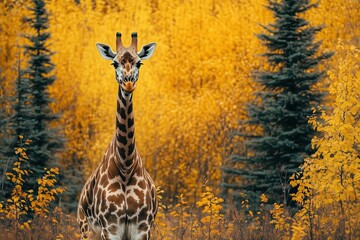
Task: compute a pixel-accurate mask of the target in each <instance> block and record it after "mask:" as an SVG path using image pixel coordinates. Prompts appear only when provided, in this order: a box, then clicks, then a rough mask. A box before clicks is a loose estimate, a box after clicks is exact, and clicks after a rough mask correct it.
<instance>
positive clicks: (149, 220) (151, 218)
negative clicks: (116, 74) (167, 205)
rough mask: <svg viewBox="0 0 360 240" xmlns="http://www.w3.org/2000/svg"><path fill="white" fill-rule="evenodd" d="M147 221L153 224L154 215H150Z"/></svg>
mask: <svg viewBox="0 0 360 240" xmlns="http://www.w3.org/2000/svg"><path fill="white" fill-rule="evenodd" d="M147 221H148V222H152V221H153V215H152V214H149V216H148V219H147Z"/></svg>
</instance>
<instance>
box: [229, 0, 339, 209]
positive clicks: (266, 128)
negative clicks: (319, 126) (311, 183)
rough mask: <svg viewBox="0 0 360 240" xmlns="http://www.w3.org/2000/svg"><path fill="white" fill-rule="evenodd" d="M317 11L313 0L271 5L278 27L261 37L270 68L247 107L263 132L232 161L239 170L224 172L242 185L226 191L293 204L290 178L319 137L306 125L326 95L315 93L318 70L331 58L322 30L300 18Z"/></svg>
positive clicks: (272, 0) (267, 28)
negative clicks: (324, 50)
mask: <svg viewBox="0 0 360 240" xmlns="http://www.w3.org/2000/svg"><path fill="white" fill-rule="evenodd" d="M316 6H317V4H312V3H310V1H309V0H270V1H269V2H268V6H267V8H268V9H269V10H271V11H272V12H273V13H274V18H275V23H273V24H270V25H268V26H263V28H264V29H265V31H266V32H267V33H264V34H259V35H258V38H259V39H260V40H261V41H262V43H263V45H264V46H266V48H267V49H268V50H267V52H266V53H264V54H263V56H264V57H265V58H266V59H267V62H268V67H264V69H266V70H262V71H259V72H257V73H255V74H254V80H255V81H257V82H259V83H260V85H261V90H260V91H258V92H256V100H255V101H254V102H252V103H250V104H249V105H248V107H247V112H248V116H249V119H250V120H249V121H247V123H248V124H250V125H253V126H260V127H261V133H260V134H259V135H258V136H251V137H250V136H248V137H247V138H246V148H247V153H246V154H242V155H233V156H232V160H233V162H234V163H237V164H240V165H241V166H242V167H241V169H238V168H231V167H226V168H224V171H225V172H226V173H229V174H233V175H235V176H240V177H241V179H242V182H241V183H239V184H224V187H226V188H232V189H238V190H239V189H240V190H241V191H243V192H245V193H247V196H248V197H249V198H251V199H255V198H257V199H259V196H260V194H261V193H265V194H267V195H268V196H269V197H270V199H271V200H272V202H274V201H276V202H281V203H284V204H285V205H286V204H289V201H290V197H289V196H290V193H291V192H292V191H295V189H292V188H291V186H290V185H289V177H290V176H291V175H292V174H293V173H294V172H296V171H299V170H300V169H299V166H300V165H301V164H302V163H303V160H304V158H305V156H308V155H310V154H312V153H313V150H312V149H311V139H312V137H313V136H314V134H315V132H314V130H313V129H312V127H311V126H310V125H309V124H308V120H309V117H310V116H311V115H312V108H314V107H317V106H318V105H319V104H320V102H321V101H322V98H323V95H324V94H323V93H321V92H319V91H317V90H316V89H315V88H314V87H315V85H316V84H317V83H318V82H319V81H320V79H321V78H322V76H323V75H324V72H325V71H324V70H320V67H319V66H318V65H319V63H320V62H322V61H323V60H325V59H328V58H329V57H331V55H332V53H320V52H319V48H320V45H321V42H319V41H316V40H315V35H316V34H317V33H318V32H319V31H321V29H322V27H321V26H316V27H314V26H311V25H310V24H309V22H308V21H307V20H305V19H304V18H303V17H301V16H302V15H303V14H304V13H305V12H306V11H307V10H309V9H311V8H314V7H316Z"/></svg>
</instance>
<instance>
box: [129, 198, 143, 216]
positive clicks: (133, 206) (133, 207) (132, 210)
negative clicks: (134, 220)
mask: <svg viewBox="0 0 360 240" xmlns="http://www.w3.org/2000/svg"><path fill="white" fill-rule="evenodd" d="M126 202H127V211H126V213H127V215H128V216H133V215H134V214H136V212H137V211H138V209H139V208H140V207H141V206H142V204H143V203H142V202H141V201H140V202H139V203H138V202H137V201H136V199H135V198H133V197H132V196H129V197H127V199H126Z"/></svg>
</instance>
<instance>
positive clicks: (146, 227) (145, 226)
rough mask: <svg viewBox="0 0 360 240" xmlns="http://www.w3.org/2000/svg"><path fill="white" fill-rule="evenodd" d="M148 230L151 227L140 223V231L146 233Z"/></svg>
mask: <svg viewBox="0 0 360 240" xmlns="http://www.w3.org/2000/svg"><path fill="white" fill-rule="evenodd" d="M148 229H149V226H148V225H147V224H146V223H144V222H142V223H140V225H139V226H138V230H140V231H142V232H146V231H147V230H148Z"/></svg>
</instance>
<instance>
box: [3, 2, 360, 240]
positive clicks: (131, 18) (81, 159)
mask: <svg viewBox="0 0 360 240" xmlns="http://www.w3.org/2000/svg"><path fill="white" fill-rule="evenodd" d="M265 5H267V1H263V0H252V1H242V0H224V1H214V0H202V1H197V0H194V1H181V0H178V1H177V0H174V1H165V0H149V1H113V0H109V1H100V0H84V1H70V0H67V1H56V0H52V1H46V9H47V11H48V12H49V14H50V22H49V24H50V25H49V26H50V27H49V32H50V33H51V39H50V40H49V45H48V47H49V48H50V49H51V51H53V52H54V54H53V55H52V56H51V60H52V62H53V63H54V64H55V68H54V74H55V76H56V80H55V81H54V83H53V85H52V86H51V87H50V88H49V91H50V95H51V97H52V98H53V99H55V101H54V103H52V104H51V110H52V112H54V113H59V114H60V116H61V117H60V118H59V119H58V120H57V121H56V123H54V126H56V127H58V128H59V129H60V133H59V135H61V136H62V137H63V138H64V139H66V141H65V145H64V148H63V149H62V150H61V152H58V153H57V155H58V157H57V159H58V160H57V161H54V165H53V166H51V167H58V168H59V172H60V179H59V182H60V184H62V185H63V186H64V187H66V189H65V191H64V192H63V190H59V189H58V190H59V192H63V193H62V194H60V195H59V196H60V199H61V201H60V203H59V205H58V207H57V208H56V209H55V210H53V212H52V213H49V215H48V216H46V217H48V218H50V216H51V219H52V221H51V222H52V223H51V224H45V225H46V229H47V230H48V232H49V233H46V234H45V235H46V236H43V239H49V238H52V239H55V238H58V239H76V236H78V235H76V234H77V233H78V230H77V227H76V223H75V221H74V219H75V218H74V215H73V213H72V211H74V209H75V208H76V204H77V196H78V193H79V192H80V190H81V188H82V186H83V183H84V181H85V180H86V178H87V177H88V176H89V175H90V174H91V172H92V171H93V170H94V169H95V168H96V167H97V165H98V163H99V161H100V159H101V156H102V155H103V153H104V151H105V149H106V147H107V145H108V143H109V141H110V139H111V137H112V134H113V132H114V127H115V111H116V108H115V104H116V96H117V83H116V81H115V79H114V73H113V69H112V66H110V65H109V62H107V61H104V60H103V59H102V58H101V57H100V56H99V54H98V52H97V50H96V47H95V43H96V42H102V43H107V44H109V45H110V46H114V44H115V33H116V32H118V31H121V32H122V33H123V36H129V37H123V41H124V44H125V46H126V45H129V44H130V34H131V32H134V31H136V32H138V34H139V46H142V45H144V44H146V43H149V42H156V43H157V48H156V51H155V54H154V55H153V57H152V58H151V59H150V60H148V61H146V62H145V64H144V66H143V67H142V69H141V74H140V79H139V84H138V86H137V89H136V91H135V93H134V102H135V103H134V111H135V118H136V120H135V121H136V137H137V148H138V150H139V152H140V154H141V156H142V160H143V162H144V163H145V166H146V168H147V170H148V171H149V173H150V175H151V176H152V178H153V179H154V181H155V183H156V185H157V186H158V187H159V189H158V192H159V193H160V197H161V209H160V212H159V214H158V218H157V223H156V226H155V235H154V237H155V239H171V238H176V239H195V238H197V239H208V238H209V239H210V237H211V238H215V239H251V238H254V239H266V238H268V239H274V236H276V238H277V239H290V238H293V239H299V238H309V239H320V238H322V237H324V236H326V237H334V236H347V237H349V239H350V238H351V239H355V238H356V237H357V238H358V237H359V236H360V235H358V234H360V233H359V229H358V228H359V222H360V218H359V213H357V214H356V213H354V212H352V211H354V208H355V209H356V207H357V206H359V200H360V196H359V181H360V180H359V179H360V178H359V176H358V173H357V175H356V174H355V175H354V174H353V175H351V174H350V175H351V179H352V180H353V181H354V182H355V185H356V187H354V188H353V189H352V190H353V192H354V194H353V195H351V196H350V195H346V196H347V197H348V199H340V201H347V200H349V198H350V200H349V201H350V202H348V203H349V206H350V205H351V207H348V208H341V209H340V210H339V213H341V214H342V215H344V216H345V217H344V220H343V221H342V220H341V221H340V222H339V221H338V222H336V221H335V220H334V219H328V218H329V216H326V214H325V213H324V214H323V215H321V214H320V215H321V216H320V215H319V212H316V211H311V210H309V209H310V207H309V208H307V210H308V211H307V212H306V214H303V215H302V216H307V218H305V219H304V217H303V218H302V217H299V215H297V216H294V215H293V214H290V213H287V210H286V209H284V206H281V204H280V203H279V204H278V205H277V204H275V205H274V206H273V208H271V209H265V207H264V203H266V201H267V200H266V196H262V198H261V201H262V205H261V206H259V208H260V210H258V211H257V212H252V211H251V210H249V209H248V203H247V202H246V201H245V202H242V203H241V204H242V206H243V208H242V209H243V210H244V211H240V210H237V209H235V208H234V207H233V206H232V204H231V201H227V205H226V207H225V208H223V207H224V205H223V204H222V203H223V201H224V199H225V200H228V198H227V197H228V196H229V194H230V193H229V192H228V191H226V190H224V189H223V188H221V184H222V183H224V181H229V179H228V178H229V176H228V175H226V174H225V173H224V172H223V171H221V167H223V166H229V165H231V164H232V163H231V159H230V157H229V156H231V155H232V154H234V153H236V152H237V151H238V148H239V146H241V144H242V143H243V139H241V138H237V137H234V134H233V133H234V132H238V131H243V132H244V131H245V132H246V131H249V132H250V131H253V130H254V129H251V128H247V127H244V126H242V125H239V121H240V120H245V119H247V118H248V117H247V113H246V106H247V104H248V103H249V102H251V101H252V100H253V99H254V92H256V91H257V90H258V89H259V85H258V84H257V83H255V82H254V81H253V79H252V73H253V71H255V70H257V69H261V68H262V67H263V66H264V65H266V61H265V59H264V58H263V57H261V56H260V55H261V54H262V53H263V52H264V51H265V47H264V46H262V45H261V43H260V41H259V40H258V39H257V38H256V34H259V33H262V32H263V31H264V29H263V28H262V27H261V26H260V24H264V25H266V24H269V23H271V22H273V20H274V19H273V15H272V13H271V12H270V11H269V10H268V9H267V8H265V7H264V6H265ZM26 6H29V1H25V0H24V1H1V2H0V7H1V12H2V13H3V14H2V15H1V17H0V21H1V25H0V26H1V29H0V31H1V35H2V37H1V42H0V59H1V60H0V67H1V69H0V70H1V76H0V78H1V91H2V92H1V96H2V97H4V96H12V95H13V94H14V91H15V90H14V89H15V88H14V86H15V82H16V79H17V77H18V75H19V67H20V68H21V67H22V66H25V64H26V56H24V55H23V47H22V46H24V45H26V43H27V39H26V38H24V37H23V34H25V33H27V32H31V29H30V27H29V26H28V25H27V24H26V22H24V21H23V17H24V16H28V14H29V9H27V7H26ZM305 17H306V19H308V20H309V21H310V23H311V24H312V25H322V24H324V25H325V28H324V29H323V30H322V31H321V32H319V33H318V34H317V40H322V45H321V49H322V50H324V51H326V50H328V51H335V52H336V53H335V55H334V56H333V57H332V58H331V59H330V60H328V61H326V63H325V64H324V66H323V67H325V68H326V69H329V70H330V71H329V74H328V76H326V77H325V78H324V79H323V82H322V89H323V90H324V91H326V90H330V93H331V94H330V95H329V96H328V97H327V98H326V101H325V102H324V105H326V106H329V108H328V115H326V114H327V113H325V112H324V113H323V119H324V120H323V121H324V122H327V123H329V122H330V123H331V121H330V120H327V119H326V118H327V117H328V118H329V117H331V116H332V115H334V116H335V115H336V114H340V115H342V114H345V113H346V112H347V110H346V108H343V107H342V105H340V103H344V102H348V101H349V100H348V99H345V100H344V99H340V100H338V99H339V96H340V93H344V90H341V89H340V90H339V88H337V87H338V85H336V84H335V83H339V82H340V85H343V86H345V85H346V84H345V83H347V81H348V82H349V84H350V83H354V81H355V83H356V82H357V84H354V85H351V87H350V88H351V89H352V90H351V92H350V93H349V92H347V94H345V95H348V96H349V95H352V96H353V97H354V99H355V101H357V102H360V101H359V95H356V94H358V93H359V92H360V86H359V83H358V82H359V81H360V80H359V54H360V53H359V46H360V39H359V38H360V26H359V25H360V21H359V20H360V1H357V0H342V1H340V0H322V1H321V2H320V5H319V7H317V8H313V9H311V10H310V11H308V12H307V13H306V16H305ZM346 62H350V63H352V64H345V63H346ZM343 63H344V64H343ZM342 83H344V84H342ZM346 86H347V85H346ZM349 86H350V85H349ZM2 99H4V98H2ZM337 104H338V105H337ZM351 104H352V105H351V106H352V107H354V106H355V107H359V103H356V102H354V103H351ZM356 104H357V105H356ZM337 107H338V109H340V110H343V111H342V112H341V111H340V110H339V111H340V112H339V111H338V112H336V111H334V112H331V111H332V110H333V109H337ZM1 109H3V110H5V112H11V106H10V102H9V101H5V100H4V101H2V102H1ZM358 109H359V108H358ZM356 114H357V115H356ZM358 115H359V112H357V111H355V112H354V116H355V120H354V121H353V122H352V123H351V124H350V127H349V126H348V125H346V126H345V124H341V123H339V124H340V125H336V124H333V125H331V124H330V126H328V129H326V127H325V126H320V124H321V121H320V123H318V126H317V127H319V126H320V130H321V131H323V134H325V135H326V133H331V131H335V130H336V129H340V130H341V129H342V128H341V127H342V126H345V127H346V128H347V129H346V131H349V132H352V133H354V134H356V133H358V132H359V123H358V119H359V116H358ZM356 119H357V120H356ZM314 121H315V120H313V124H315V125H316V123H314ZM324 132H325V133H324ZM335 132H336V131H335ZM25 138H26V136H25ZM328 139H332V138H331V137H329V138H328ZM354 139H355V140H354V141H355V143H354V142H353V143H352V145H354V149H355V162H356V164H357V165H355V167H354V166H353V165H351V164H349V165H351V166H352V167H353V168H354V169H353V170H354V171H355V172H356V171H357V172H358V170H359V145H358V144H359V139H358V136H357V137H356V135H355V136H354ZM315 141H316V140H315ZM333 144H334V143H331V142H330V143H329V145H330V146H331V145H333ZM347 144H350V143H347ZM324 145H325V144H324ZM356 151H357V152H356ZM347 157H348V156H344V159H346V158H347ZM50 165H51V164H50ZM5 169H6V168H5V165H3V166H2V172H1V174H2V175H3V176H5V172H6V170H5ZM309 169H310V167H309ZM314 171H315V170H314ZM329 172H331V171H329ZM52 173H53V172H51V173H49V175H51V174H52ZM54 173H57V171H56V170H54ZM55 175H57V174H55ZM308 176H309V178H308V179H310V180H309V182H311V180H312V178H315V179H316V176H314V175H311V174H310V173H309V175H308ZM325 176H326V175H325ZM327 176H330V173H329V175H327ZM354 176H355V177H354ZM232 181H241V180H239V179H233V180H232ZM320 182H321V181H320ZM324 184H325V182H324ZM321 188H322V186H319V189H321ZM323 188H328V187H326V186H325V185H324V186H323ZM340 195H341V194H340ZM349 196H350V197H349ZM298 197H299V198H301V196H298ZM259 198H260V196H259ZM324 198H325V195H324ZM327 199H329V198H327ZM330 199H331V198H330ZM58 200H59V199H58ZM319 201H320V200H319ZM329 201H330V200H329ZM333 201H334V202H337V203H338V202H339V200H338V199H337V198H333ZM58 202H59V201H58ZM334 202H329V205H334ZM343 205H346V204H344V203H343V202H342V206H343ZM0 206H2V205H0ZM309 206H310V205H309ZM312 207H313V206H312ZM312 207H311V208H312ZM303 209H304V208H303ZM314 209H317V210H318V209H320V207H318V206H316V207H314ZM325 209H327V210H328V212H326V213H329V212H331V213H332V214H337V213H338V212H336V211H337V210H338V209H337V208H331V207H329V206H328V205H327V206H325ZM322 210H323V209H322ZM355 212H356V210H355ZM332 216H334V215H332ZM6 219H7V218H6V217H5V218H4V219H3V220H5V222H6ZM15 219H16V217H15ZM309 219H310V220H309ZM313 219H316V221H315V222H312V220H313ZM38 221H40V222H41V221H42V220H41V218H40V219H38ZM43 221H44V222H47V221H45V220H43ZM15 222H16V221H15ZM4 224H7V223H4ZM22 224H23V223H21V224H20V225H16V224H15V225H12V226H15V228H18V227H19V231H20V232H21V231H26V229H28V228H30V229H31V234H33V236H38V235H36V234H39V231H38V230H39V229H37V225H36V224H33V225H32V224H31V222H29V224H28V225H22ZM314 225H316V226H317V227H316V229H315V230H314V229H311V228H314ZM224 226H225V228H224ZM334 226H335V227H334ZM339 226H340V227H339ZM21 227H22V228H23V229H20V228H21ZM326 228H333V229H334V231H333V232H331V231H330V233H325V232H326V231H324V229H326ZM356 229H357V230H356ZM12 230H13V228H11V229H10V228H9V232H8V233H4V234H9V235H4V236H8V237H9V236H13V235H11V234H12V232H13V231H12ZM19 234H20V233H19ZM47 234H48V235H47ZM326 234H328V235H326ZM298 237H299V238H298ZM38 239H40V238H38Z"/></svg>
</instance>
